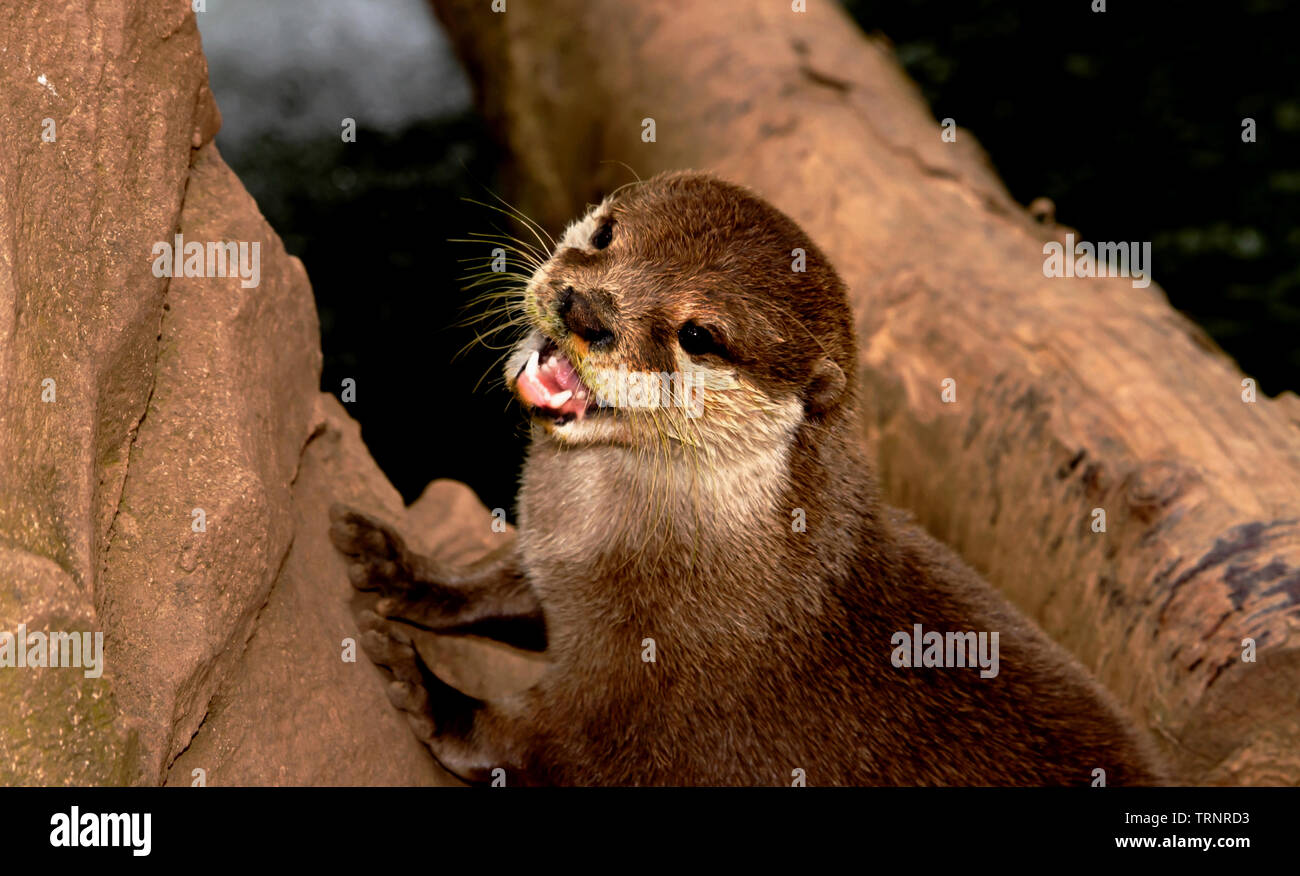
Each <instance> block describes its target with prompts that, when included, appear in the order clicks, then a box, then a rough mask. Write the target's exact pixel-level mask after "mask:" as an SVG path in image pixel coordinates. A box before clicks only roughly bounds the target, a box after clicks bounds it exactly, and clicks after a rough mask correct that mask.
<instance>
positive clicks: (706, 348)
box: [677, 322, 727, 356]
mask: <svg viewBox="0 0 1300 876" xmlns="http://www.w3.org/2000/svg"><path fill="white" fill-rule="evenodd" d="M677 343H679V344H681V346H682V349H683V350H685V351H686V353H687V355H690V356H707V355H710V354H712V355H714V356H725V355H727V351H726V350H725V349H724V348H723V346H722V344H720V343H718V339H717V338H715V337H714V336H713V332H711V331H709V330H708V329H707V328H705V327H704V326H702V325H700V324H699V323H695V322H688V323H686V324H684V325H683V326H682V327H681V328H680V329H678V330H677Z"/></svg>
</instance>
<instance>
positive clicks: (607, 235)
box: [591, 219, 614, 249]
mask: <svg viewBox="0 0 1300 876" xmlns="http://www.w3.org/2000/svg"><path fill="white" fill-rule="evenodd" d="M613 239H614V221H613V220H612V219H607V220H605V221H604V222H602V223H601V224H600V227H599V228H597V229H596V233H595V234H593V235H591V245H592V247H593V248H594V249H604V248H605V247H607V246H609V244H610V241H612V240H613Z"/></svg>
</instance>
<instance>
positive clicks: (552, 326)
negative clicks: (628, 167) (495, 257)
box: [506, 172, 854, 455]
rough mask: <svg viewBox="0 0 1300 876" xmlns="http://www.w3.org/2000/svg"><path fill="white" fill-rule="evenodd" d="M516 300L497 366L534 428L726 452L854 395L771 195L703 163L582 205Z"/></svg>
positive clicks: (848, 341)
mask: <svg viewBox="0 0 1300 876" xmlns="http://www.w3.org/2000/svg"><path fill="white" fill-rule="evenodd" d="M524 308H525V310H526V313H527V318H528V322H529V324H530V326H531V331H530V332H529V334H528V335H527V337H525V338H524V339H523V340H522V341H521V342H520V344H519V345H518V346H517V347H516V348H515V349H514V351H513V352H512V354H511V356H510V357H509V361H508V362H507V365H506V378H507V382H508V383H509V384H510V385H511V387H512V388H513V390H514V392H515V394H516V395H517V396H518V398H519V399H520V401H522V402H523V404H524V405H525V406H526V407H527V408H528V409H529V410H530V412H531V413H532V415H533V418H534V422H535V423H537V424H539V426H540V427H541V428H540V430H539V431H538V432H537V433H535V434H537V435H539V437H541V438H542V440H550V441H554V442H557V443H559V444H562V445H570V446H572V445H591V444H605V445H621V446H625V447H628V448H632V449H637V450H641V451H645V450H647V449H650V450H652V452H659V451H660V450H662V449H663V448H665V447H666V448H673V447H680V446H689V447H692V448H696V449H702V450H705V451H708V452H710V453H719V454H724V455H725V454H728V453H732V452H738V451H740V450H742V449H743V448H744V447H745V446H747V445H749V446H753V445H755V443H756V442H758V443H762V444H769V443H770V441H771V440H778V441H780V442H783V443H784V444H786V445H788V444H789V442H790V440H791V437H792V436H793V434H794V432H795V430H796V429H797V428H798V427H799V425H800V424H801V423H803V422H805V421H807V420H820V419H824V418H826V417H828V416H831V415H833V414H834V413H835V412H837V411H841V410H843V409H844V408H846V407H847V405H848V403H849V400H850V398H851V396H852V379H851V375H852V373H853V362H854V339H853V327H852V317H851V313H850V310H849V306H848V303H847V300H846V297H845V293H844V286H843V284H842V283H841V281H840V279H839V277H838V276H837V275H836V273H835V271H834V269H833V268H832V267H831V266H830V264H829V262H828V261H827V260H826V258H825V257H824V256H823V255H822V253H821V251H820V250H818V249H817V248H816V246H815V245H814V244H813V243H812V242H811V241H810V240H809V239H808V237H807V236H806V235H805V234H804V233H803V231H802V230H801V229H800V228H799V227H798V226H797V225H796V224H795V223H794V222H793V221H791V220H790V219H789V218H788V217H786V216H785V215H784V214H783V213H781V212H780V211H778V210H777V209H776V208H775V207H773V206H771V205H770V204H768V203H767V202H766V201H764V200H762V199H761V198H759V197H758V196H757V195H755V194H753V193H752V192H749V191H747V190H746V189H743V188H741V187H739V186H735V185H732V184H730V183H726V182H723V181H721V180H719V179H716V178H714V177H711V176H708V175H706V174H701V173H690V172H687V173H670V174H661V175H659V176H656V177H654V178H652V179H650V180H647V181H646V182H644V183H639V184H636V185H633V186H630V187H627V188H624V189H622V190H620V191H619V192H618V193H616V194H614V195H612V196H610V197H608V198H606V199H605V200H604V201H603V202H602V203H600V204H599V205H597V206H596V207H594V208H592V209H591V210H590V211H589V212H588V213H587V214H586V215H585V216H583V217H582V218H581V219H579V220H577V221H576V222H574V223H573V224H571V225H570V226H569V227H568V229H566V230H565V232H564V234H563V236H562V238H561V240H560V242H559V245H558V246H557V247H556V249H555V251H554V253H552V254H551V256H550V258H549V259H548V260H547V261H546V262H545V263H544V264H543V265H542V266H541V267H540V268H539V269H538V270H537V271H536V272H535V273H534V274H533V276H532V278H531V279H530V281H529V282H528V285H527V288H526V291H525V296H524Z"/></svg>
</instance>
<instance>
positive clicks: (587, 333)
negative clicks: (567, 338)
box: [555, 286, 614, 347]
mask: <svg viewBox="0 0 1300 876" xmlns="http://www.w3.org/2000/svg"><path fill="white" fill-rule="evenodd" d="M555 312H556V314H557V315H558V316H559V317H560V319H561V321H563V323H564V327H565V328H567V329H568V330H569V331H571V332H573V333H574V334H575V335H577V336H578V337H580V338H582V339H583V340H584V341H586V342H587V343H588V344H591V345H592V346H593V347H598V346H605V345H606V344H608V343H610V342H611V341H613V340H614V333H613V332H611V331H610V330H609V329H608V328H606V327H605V324H604V323H603V322H601V320H600V314H598V313H597V312H596V308H595V307H594V306H593V305H592V303H591V299H589V298H588V297H587V296H586V295H583V294H582V293H581V292H578V291H576V290H574V288H573V287H572V286H565V287H564V290H563V291H562V292H560V299H559V301H558V303H557V305H556V311H555Z"/></svg>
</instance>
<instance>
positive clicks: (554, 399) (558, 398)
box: [551, 389, 573, 408]
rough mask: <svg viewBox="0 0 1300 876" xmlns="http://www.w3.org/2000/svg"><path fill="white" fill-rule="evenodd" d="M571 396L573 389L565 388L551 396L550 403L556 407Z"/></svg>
mask: <svg viewBox="0 0 1300 876" xmlns="http://www.w3.org/2000/svg"><path fill="white" fill-rule="evenodd" d="M571 398H573V390H571V389H566V390H565V391H564V392H557V393H556V394H555V395H553V396H551V404H553V405H555V407H557V408H558V407H559V406H560V405H562V404H564V403H565V402H566V401H568V400H569V399H571Z"/></svg>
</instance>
